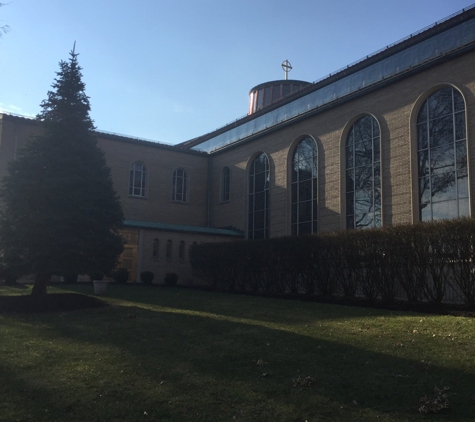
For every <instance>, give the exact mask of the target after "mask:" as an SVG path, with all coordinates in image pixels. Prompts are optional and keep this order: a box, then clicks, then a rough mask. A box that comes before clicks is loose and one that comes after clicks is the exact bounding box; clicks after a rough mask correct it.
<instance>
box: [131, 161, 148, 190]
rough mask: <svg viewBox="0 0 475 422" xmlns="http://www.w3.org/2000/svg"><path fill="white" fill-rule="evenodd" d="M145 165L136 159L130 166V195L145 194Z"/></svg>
mask: <svg viewBox="0 0 475 422" xmlns="http://www.w3.org/2000/svg"><path fill="white" fill-rule="evenodd" d="M145 176H146V171H145V165H144V163H142V162H141V161H136V162H135V163H132V165H131V166H130V180H129V195H132V196H145Z"/></svg>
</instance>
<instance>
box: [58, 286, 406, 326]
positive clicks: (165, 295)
mask: <svg viewBox="0 0 475 422" xmlns="http://www.w3.org/2000/svg"><path fill="white" fill-rule="evenodd" d="M59 288H60V289H72V290H74V291H77V292H81V293H85V294H92V291H93V290H92V287H88V286H86V285H73V286H59ZM108 298H110V299H119V300H122V301H125V302H130V303H131V304H135V303H139V304H143V305H151V306H158V307H166V308H174V309H177V310H183V309H185V310H189V311H195V312H204V313H210V314H217V315H223V316H227V317H234V318H242V319H248V318H250V319H258V320H262V321H268V322H277V321H280V320H281V314H282V310H283V309H286V310H287V309H295V312H293V313H287V314H286V319H287V320H288V322H289V323H306V322H308V321H314V320H316V319H321V320H338V319H345V320H346V319H349V318H364V317H374V316H382V315H384V316H389V315H391V314H390V313H388V311H387V310H381V309H373V308H362V307H354V306H344V305H333V304H325V303H316V302H308V301H299V300H283V299H276V298H268V297H262V296H249V295H239V294H228V293H220V292H207V291H202V290H193V289H182V288H170V287H164V286H144V285H126V286H118V285H110V286H109V287H108V292H107V296H106V297H105V299H106V300H107V299H108ZM404 314H406V315H413V313H409V312H405V313H403V315H404ZM398 315H400V313H399V314H398Z"/></svg>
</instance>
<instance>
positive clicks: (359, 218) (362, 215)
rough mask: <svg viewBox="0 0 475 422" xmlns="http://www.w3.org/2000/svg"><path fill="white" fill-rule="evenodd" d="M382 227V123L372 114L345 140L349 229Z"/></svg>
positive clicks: (356, 124)
mask: <svg viewBox="0 0 475 422" xmlns="http://www.w3.org/2000/svg"><path fill="white" fill-rule="evenodd" d="M380 226H381V164H380V136H379V125H378V122H377V121H376V119H374V118H373V117H371V116H364V117H362V118H361V119H359V120H357V121H356V122H355V123H354V124H353V126H352V127H351V129H350V132H349V134H348V138H347V139H346V228H348V229H353V228H355V229H358V228H364V227H380Z"/></svg>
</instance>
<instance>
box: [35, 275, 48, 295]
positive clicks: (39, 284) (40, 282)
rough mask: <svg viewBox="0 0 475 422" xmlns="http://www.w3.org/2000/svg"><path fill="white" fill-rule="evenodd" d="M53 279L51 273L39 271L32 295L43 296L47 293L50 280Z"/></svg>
mask: <svg viewBox="0 0 475 422" xmlns="http://www.w3.org/2000/svg"><path fill="white" fill-rule="evenodd" d="M50 280H51V274H48V273H38V274H36V277H35V284H34V285H33V290H32V291H31V295H32V296H34V297H42V296H45V295H46V293H47V292H46V288H47V287H48V284H49V281H50Z"/></svg>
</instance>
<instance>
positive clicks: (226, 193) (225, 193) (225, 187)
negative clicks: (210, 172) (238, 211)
mask: <svg viewBox="0 0 475 422" xmlns="http://www.w3.org/2000/svg"><path fill="white" fill-rule="evenodd" d="M230 192H231V169H230V168H229V167H228V166H224V167H223V170H222V172H221V202H229V201H230V197H231V196H230Z"/></svg>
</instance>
